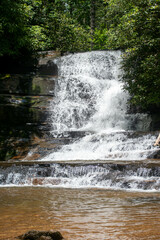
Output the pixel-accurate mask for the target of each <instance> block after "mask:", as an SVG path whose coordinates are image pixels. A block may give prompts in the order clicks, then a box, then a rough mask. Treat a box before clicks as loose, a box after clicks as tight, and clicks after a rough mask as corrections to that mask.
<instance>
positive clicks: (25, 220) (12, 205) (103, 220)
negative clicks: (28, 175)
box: [0, 187, 160, 240]
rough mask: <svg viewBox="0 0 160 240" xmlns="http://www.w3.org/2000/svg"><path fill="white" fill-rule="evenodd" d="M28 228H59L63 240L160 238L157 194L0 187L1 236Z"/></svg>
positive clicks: (158, 198)
mask: <svg viewBox="0 0 160 240" xmlns="http://www.w3.org/2000/svg"><path fill="white" fill-rule="evenodd" d="M32 229H34V230H59V231H60V232H61V233H62V235H63V236H64V237H65V239H66V240H81V239H85V240H97V239H98V240H142V239H143V240H147V239H151V240H159V239H160V194H159V193H144V192H141V193H138V192H123V191H107V190H102V189H101V190H100V189H63V188H45V187H17V188H15V187H11V188H0V240H2V239H3V240H7V239H14V237H16V236H18V235H20V234H23V233H25V232H26V231H28V230H32Z"/></svg>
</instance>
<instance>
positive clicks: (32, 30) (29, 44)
mask: <svg viewBox="0 0 160 240" xmlns="http://www.w3.org/2000/svg"><path fill="white" fill-rule="evenodd" d="M50 49H54V50H60V51H62V52H65V51H71V52H75V51H89V50H92V49H93V50H99V49H122V50H123V51H124V55H123V70H124V76H123V79H122V80H123V81H124V88H125V89H126V90H128V91H129V92H130V94H131V101H132V103H133V104H137V105H141V106H142V107H144V108H148V107H149V106H150V105H153V104H154V105H156V106H159V102H160V91H158V89H159V87H160V61H159V60H160V0H14V1H13V0H1V2H0V56H1V57H5V56H10V57H12V58H17V57H19V56H24V55H27V54H30V53H33V52H35V51H42V50H50Z"/></svg>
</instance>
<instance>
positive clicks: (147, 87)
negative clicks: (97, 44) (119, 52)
mask: <svg viewBox="0 0 160 240" xmlns="http://www.w3.org/2000/svg"><path fill="white" fill-rule="evenodd" d="M159 12H160V1H159V0H151V1H150V0H143V1H142V0H139V1H134V0H131V1H129V2H128V1H127V0H123V1H122V0H114V1H113V0H110V1H109V7H108V12H107V18H108V23H109V26H108V29H107V30H106V33H107V42H106V46H107V47H108V48H121V49H123V50H124V51H125V53H124V55H123V64H122V66H123V70H124V75H123V78H122V80H123V82H124V89H125V90H127V91H129V93H130V95H131V102H132V103H133V104H137V105H140V106H142V107H143V108H149V107H150V106H152V105H153V104H154V105H157V106H159V103H160V92H159V91H157V88H159V87H160V75H159V69H160V61H159V59H160V48H159V46H160V38H159V36H160V17H159Z"/></svg>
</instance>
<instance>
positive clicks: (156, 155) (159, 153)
mask: <svg viewBox="0 0 160 240" xmlns="http://www.w3.org/2000/svg"><path fill="white" fill-rule="evenodd" d="M147 158H148V159H160V150H157V151H155V152H153V153H151V154H150V155H149V156H148V157H147Z"/></svg>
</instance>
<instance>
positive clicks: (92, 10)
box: [90, 0, 95, 49]
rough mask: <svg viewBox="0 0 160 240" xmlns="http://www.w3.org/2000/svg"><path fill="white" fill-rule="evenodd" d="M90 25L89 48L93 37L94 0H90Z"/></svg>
mask: <svg viewBox="0 0 160 240" xmlns="http://www.w3.org/2000/svg"><path fill="white" fill-rule="evenodd" d="M90 27H91V38H92V42H91V49H93V45H94V44H93V38H94V30H95V0H91V7H90Z"/></svg>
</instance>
